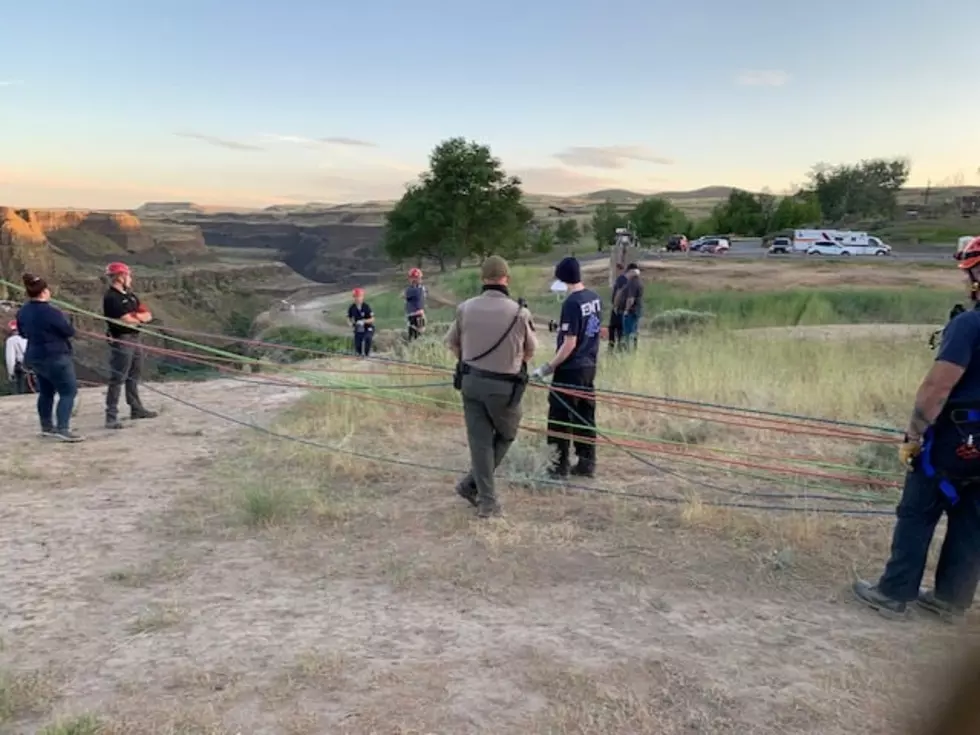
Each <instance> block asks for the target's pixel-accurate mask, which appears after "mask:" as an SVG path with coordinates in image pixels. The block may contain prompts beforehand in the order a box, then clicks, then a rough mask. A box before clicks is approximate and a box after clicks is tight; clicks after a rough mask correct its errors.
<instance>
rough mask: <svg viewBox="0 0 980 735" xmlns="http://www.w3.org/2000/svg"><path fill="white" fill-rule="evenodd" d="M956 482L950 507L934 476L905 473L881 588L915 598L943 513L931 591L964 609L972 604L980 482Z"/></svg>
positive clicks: (979, 541)
mask: <svg viewBox="0 0 980 735" xmlns="http://www.w3.org/2000/svg"><path fill="white" fill-rule="evenodd" d="M938 469H939V468H938V467H937V470H938ZM957 485H958V488H957V489H958V495H959V496H960V500H959V502H958V503H957V504H956V505H954V506H950V505H949V503H948V501H947V500H946V497H945V496H944V495H943V493H942V491H941V490H940V489H939V481H938V479H937V478H928V477H926V476H925V474H924V473H923V472H922V470H921V469H916V470H914V471H912V472H909V473H908V474H906V476H905V488H904V489H903V490H902V499H901V501H899V504H898V509H897V514H898V522H897V523H896V524H895V530H894V532H893V534H892V548H891V558H890V559H889V560H888V564H887V565H886V566H885V571H884V573H883V574H882V575H881V578H880V579H879V580H878V591H879V592H881V593H882V594H884V595H886V596H887V597H890V598H891V599H893V600H898V601H901V602H911V601H913V600H915V599H916V597H918V594H919V585H920V584H921V582H922V577H923V575H924V574H925V568H926V557H927V556H928V554H929V545H930V544H931V543H932V537H933V533H934V532H935V530H936V524H937V523H939V519H940V518H941V517H942V514H943V513H944V512H945V513H946V517H947V528H946V538H945V540H944V541H943V546H942V549H941V551H940V554H939V563H938V565H937V566H936V584H935V590H934V593H935V595H936V598H937V599H939V600H942V601H943V602H947V603H950V604H952V605H956V606H958V607H961V608H964V609H965V608H967V607H969V606H970V604H971V603H972V602H973V596H974V594H975V593H976V589H977V580H978V574H980V486H973V487H971V486H970V485H969V484H966V483H962V482H960V483H957Z"/></svg>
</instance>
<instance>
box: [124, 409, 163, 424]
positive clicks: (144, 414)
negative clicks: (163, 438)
mask: <svg viewBox="0 0 980 735" xmlns="http://www.w3.org/2000/svg"><path fill="white" fill-rule="evenodd" d="M158 415H159V414H158V413H157V412H156V411H149V410H147V409H145V408H142V407H140V408H134V409H131V410H130V412H129V418H130V419H132V420H133V421H138V420H139V419H155V418H156V417H157V416H158Z"/></svg>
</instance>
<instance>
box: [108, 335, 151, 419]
mask: <svg viewBox="0 0 980 735" xmlns="http://www.w3.org/2000/svg"><path fill="white" fill-rule="evenodd" d="M142 372H143V348H142V346H141V345H140V343H139V336H138V335H126V336H123V337H119V338H117V339H110V340H109V389H108V390H107V391H106V394H105V415H106V420H107V421H115V420H116V419H117V418H119V394H120V393H121V392H122V388H123V386H124V385H125V386H126V404H127V405H128V406H129V409H130V411H141V410H143V402H142V401H141V400H140V394H139V382H140V376H141V374H142Z"/></svg>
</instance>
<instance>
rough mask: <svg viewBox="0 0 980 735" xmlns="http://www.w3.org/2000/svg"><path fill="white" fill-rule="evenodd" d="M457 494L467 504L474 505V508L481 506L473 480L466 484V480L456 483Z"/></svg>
mask: <svg viewBox="0 0 980 735" xmlns="http://www.w3.org/2000/svg"><path fill="white" fill-rule="evenodd" d="M456 494H457V495H458V496H459V497H461V498H462V499H463V500H465V501H466V502H467V503H469V504H470V505H472V506H473V507H474V508H476V507H477V505H479V502H478V500H477V498H478V493H477V491H476V483H475V482H473V481H472V480H471V481H470V482H466V480H465V478H464V479H462V480H460V481H459V482H457V483H456Z"/></svg>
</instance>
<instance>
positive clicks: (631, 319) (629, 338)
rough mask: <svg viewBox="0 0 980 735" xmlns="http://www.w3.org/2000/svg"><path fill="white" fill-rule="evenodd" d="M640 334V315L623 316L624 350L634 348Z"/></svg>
mask: <svg viewBox="0 0 980 735" xmlns="http://www.w3.org/2000/svg"><path fill="white" fill-rule="evenodd" d="M639 332H640V315H639V314H623V342H624V343H625V346H626V348H630V347H636V338H637V336H638V334H639Z"/></svg>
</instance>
